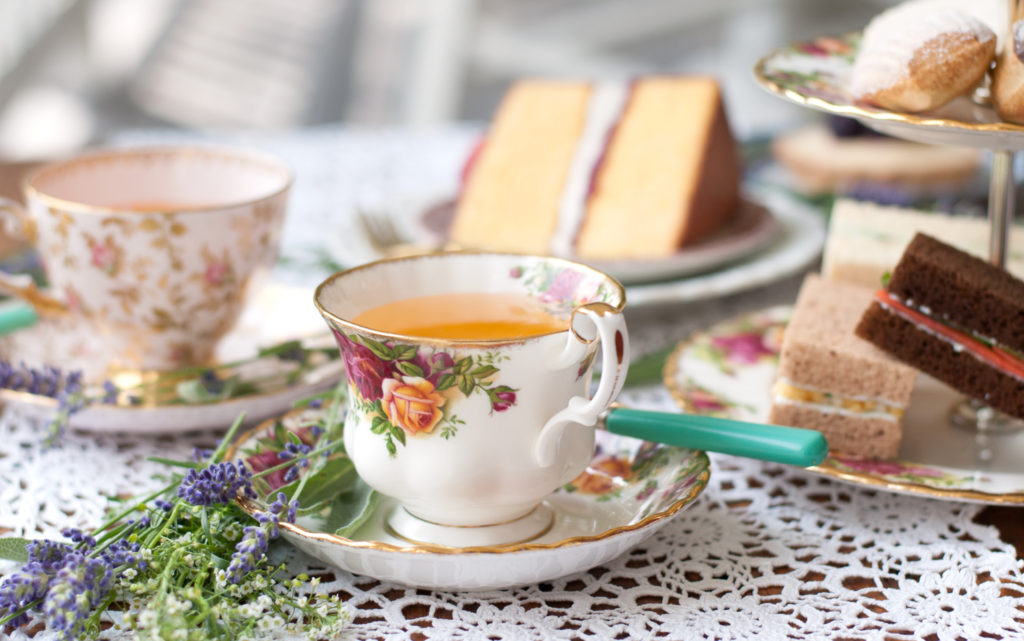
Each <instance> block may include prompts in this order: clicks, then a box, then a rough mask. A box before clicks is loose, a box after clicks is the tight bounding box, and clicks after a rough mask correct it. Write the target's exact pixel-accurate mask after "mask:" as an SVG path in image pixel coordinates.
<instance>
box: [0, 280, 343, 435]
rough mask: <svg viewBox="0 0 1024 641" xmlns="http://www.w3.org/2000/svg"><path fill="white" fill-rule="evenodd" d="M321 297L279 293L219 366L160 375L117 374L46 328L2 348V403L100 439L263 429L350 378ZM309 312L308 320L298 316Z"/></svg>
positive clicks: (85, 341)
mask: <svg viewBox="0 0 1024 641" xmlns="http://www.w3.org/2000/svg"><path fill="white" fill-rule="evenodd" d="M311 300H312V292H311V291H309V290H306V289H302V288H293V287H285V286H282V285H276V284H271V285H268V286H266V287H264V288H263V289H261V290H260V291H259V292H258V293H257V294H256V296H255V297H254V299H253V300H252V301H251V302H250V303H249V305H248V306H247V307H246V310H245V311H244V312H243V314H242V317H241V318H240V319H239V322H238V324H237V325H236V327H235V328H234V329H233V330H232V331H231V332H229V333H228V335H227V336H225V337H224V339H223V340H222V342H221V344H220V345H219V346H218V349H217V355H216V356H217V361H216V362H215V363H213V364H211V365H209V366H204V367H193V368H183V369H181V370H176V371H173V372H167V373H163V374H160V375H155V374H147V375H139V374H137V373H132V372H124V373H113V374H107V373H106V372H103V371H99V370H98V369H97V364H99V363H103V362H104V361H105V359H104V357H103V355H102V354H96V353H95V347H94V346H93V342H92V341H90V340H89V336H87V335H84V334H83V332H82V331H80V330H79V328H77V327H76V326H75V325H74V324H73V322H72V321H70V320H66V319H53V318H44V319H41V320H40V321H38V322H37V323H36V324H35V325H33V326H32V327H29V328H26V329H22V330H19V331H17V332H14V333H12V334H9V335H7V336H4V337H2V338H0V359H2V360H0V402H2V403H3V404H4V405H5V406H9V407H12V408H14V409H16V410H17V411H18V412H20V413H22V414H23V415H27V416H31V417H35V418H38V419H39V420H44V421H52V420H54V419H56V418H58V416H59V415H60V414H61V413H62V412H67V410H68V408H74V407H76V406H79V407H78V409H77V410H74V409H72V411H71V413H70V415H69V416H68V417H67V425H68V426H69V427H71V428H72V429H79V430H83V431H93V432H131V433H149V434H159V433H172V432H184V431H192V430H202V429H215V428H226V427H227V426H229V425H230V424H231V423H232V422H233V421H234V420H235V419H236V418H237V417H238V415H239V414H242V413H245V414H246V417H247V422H249V423H255V422H258V421H260V420H262V419H264V418H266V417H267V416H270V415H272V414H277V413H281V412H283V411H285V410H287V409H288V408H290V407H291V406H292V403H294V402H296V401H298V400H300V399H302V398H305V397H308V396H312V395H315V394H317V393H320V392H323V391H324V390H327V389H330V388H331V387H332V386H333V385H334V384H335V383H336V382H337V381H338V380H339V379H340V378H341V377H342V375H343V372H344V369H343V365H342V363H341V359H340V356H339V353H338V349H337V345H336V344H335V343H334V339H333V337H332V336H331V335H330V334H329V333H327V332H325V331H324V329H323V320H322V319H320V317H319V315H318V314H317V313H316V310H315V308H314V307H313V305H312V302H311ZM302 309H306V310H307V311H308V313H307V314H303V313H301V312H296V310H302Z"/></svg>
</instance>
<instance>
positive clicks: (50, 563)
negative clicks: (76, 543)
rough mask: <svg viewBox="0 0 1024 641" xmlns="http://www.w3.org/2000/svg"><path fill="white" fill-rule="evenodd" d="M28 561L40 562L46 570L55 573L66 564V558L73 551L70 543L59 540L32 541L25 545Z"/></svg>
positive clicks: (30, 562)
mask: <svg viewBox="0 0 1024 641" xmlns="http://www.w3.org/2000/svg"><path fill="white" fill-rule="evenodd" d="M25 551H26V552H28V563H29V564H32V563H38V564H39V565H40V566H41V567H42V568H43V570H44V571H46V572H49V573H50V574H53V573H55V572H56V571H57V570H59V569H60V568H61V567H62V566H63V565H64V559H65V558H67V555H68V554H70V553H71V552H72V548H71V546H70V545H68V544H66V543H58V542H57V541H47V540H40V541H32V542H31V543H29V544H28V545H26V546H25Z"/></svg>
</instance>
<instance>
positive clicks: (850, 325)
mask: <svg viewBox="0 0 1024 641" xmlns="http://www.w3.org/2000/svg"><path fill="white" fill-rule="evenodd" d="M871 301H872V291H871V290H870V289H867V288H863V287H859V286H857V285H851V284H848V283H840V282H833V281H828V280H825V279H823V278H821V277H820V276H817V275H815V274H811V275H809V276H808V277H807V279H806V280H805V281H804V284H803V287H801V289H800V294H799V296H798V298H797V303H796V309H795V310H794V311H793V317H792V319H791V320H790V322H789V325H788V326H787V328H786V333H785V337H784V339H783V342H782V351H781V352H780V355H779V370H778V378H777V380H776V382H775V386H774V388H773V390H772V406H771V413H770V416H769V419H768V422H769V423H775V424H778V425H792V426H796V427H807V428H811V429H816V430H819V431H821V432H822V433H823V434H824V435H825V438H826V439H828V443H829V449H830V450H832V451H835V452H840V453H843V454H851V455H859V456H879V457H892V456H895V455H896V453H897V451H898V450H899V444H900V439H901V437H902V428H901V419H902V417H903V412H904V410H905V409H906V407H907V405H908V404H909V402H910V394H911V392H912V391H913V388H914V381H915V378H916V375H917V372H916V370H915V369H913V368H912V367H909V366H907V365H904V364H902V363H900V362H899V361H897V360H896V359H894V358H892V357H890V356H888V355H887V354H885V353H884V352H883V351H881V350H879V349H877V348H876V347H874V346H873V345H871V344H870V343H868V342H867V341H865V340H862V339H860V338H857V336H856V335H854V328H855V327H856V326H857V323H858V321H859V320H860V317H861V314H863V312H864V310H865V309H867V307H868V306H869V305H870V304H871Z"/></svg>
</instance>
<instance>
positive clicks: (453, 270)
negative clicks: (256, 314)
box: [315, 253, 629, 546]
mask: <svg viewBox="0 0 1024 641" xmlns="http://www.w3.org/2000/svg"><path fill="white" fill-rule="evenodd" d="M315 301H316V305H317V307H318V309H319V310H320V312H321V314H322V315H323V316H324V318H325V320H326V321H327V323H328V325H329V326H330V327H331V329H332V330H333V332H334V335H335V337H336V338H337V341H338V345H339V347H340V349H341V352H342V355H343V356H344V360H345V364H346V370H347V375H348V383H349V412H348V415H347V417H346V420H345V436H344V439H345V448H346V451H347V452H348V455H349V456H350V457H351V459H352V461H353V463H354V464H355V466H356V470H357V472H358V473H359V475H360V477H361V478H362V479H363V480H364V481H366V483H367V484H369V485H370V486H371V487H373V488H374V489H376V490H377V491H379V492H381V493H382V494H385V495H388V496H391V497H394V498H395V499H397V501H398V504H399V505H398V507H397V508H396V509H395V510H393V511H392V512H391V513H390V514H388V515H386V517H385V518H387V526H388V527H389V529H390V530H391V531H392V532H393V533H394V534H395V536H397V537H399V538H404V539H407V540H410V541H415V542H424V543H435V544H443V545H454V546H467V545H469V546H473V545H498V544H505V543H516V542H523V541H528V540H531V539H532V538H535V537H537V536H540V535H541V534H543V533H544V532H545V531H547V530H548V529H549V528H550V527H551V526H552V523H553V518H554V515H553V512H552V511H551V510H550V509H549V508H548V507H547V506H545V505H544V503H543V501H544V499H545V497H547V496H548V494H550V493H551V492H552V491H554V490H555V489H557V488H558V487H560V486H561V485H563V484H565V483H568V482H569V481H571V480H572V479H574V478H575V477H576V476H578V475H579V473H580V472H582V471H583V470H584V469H585V467H586V465H587V463H588V462H589V461H590V460H591V456H592V454H593V449H594V427H593V426H594V424H595V423H596V421H597V419H598V417H599V415H600V414H601V413H602V412H604V411H605V410H606V409H607V408H608V406H609V405H610V403H611V402H612V400H613V399H614V398H615V396H616V395H617V394H618V392H619V390H620V389H621V387H622V383H623V380H624V378H625V373H626V369H627V367H628V363H629V339H628V335H627V332H626V326H625V322H624V320H623V316H622V309H623V306H624V305H625V292H624V290H623V288H622V286H621V285H620V284H619V283H618V282H617V281H615V280H614V279H613V278H611V277H610V276H607V275H605V274H603V273H601V272H599V271H596V270H594V269H591V268H589V267H586V266H584V265H581V264H578V263H573V262H571V261H567V260H562V259H557V258H546V257H540V256H524V255H513V254H495V253H447V254H432V255H427V256H416V257H408V258H397V259H392V260H385V261H380V262H376V263H371V264H368V265H364V266H361V267H357V268H355V269H351V270H348V271H344V272H339V273H337V274H334V275H333V276H331V277H329V278H328V279H327V280H326V281H324V282H323V283H322V284H321V285H320V286H319V287H318V288H317V290H316V295H315ZM598 353H600V354H601V359H602V360H601V377H600V381H599V382H598V384H597V386H596V390H595V391H594V392H593V394H592V395H591V394H589V393H588V392H589V390H590V388H591V370H592V368H593V365H594V360H595V357H596V356H597V354H598Z"/></svg>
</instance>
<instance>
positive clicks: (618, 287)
mask: <svg viewBox="0 0 1024 641" xmlns="http://www.w3.org/2000/svg"><path fill="white" fill-rule="evenodd" d="M444 256H478V257H486V256H495V257H498V258H523V259H530V260H536V259H538V258H540V259H543V260H544V261H546V262H552V263H557V264H559V265H562V266H563V267H571V268H573V269H576V270H579V271H581V272H585V273H586V274H587V275H589V276H592V277H595V278H600V279H603V280H605V281H607V282H608V283H609V284H610V285H611V286H612V287H613V288H614V289H615V291H616V292H617V294H618V304H616V305H608V304H607V303H603V305H604V306H605V307H609V308H611V309H612V310H613V311H615V312H618V313H622V310H623V309H624V308H625V306H626V288H625V287H623V285H622V283H620V282H619V281H618V280H617V279H615V278H614V277H612V276H609V275H608V274H606V273H604V272H602V271H600V270H598V269H594V268H593V267H590V266H588V265H584V264H583V263H578V262H576V261H573V260H569V259H567V258H557V257H554V256H537V255H536V254H520V253H515V252H493V251H473V250H455V251H442V252H434V253H430V254H417V255H415V256H398V257H394V258H381V259H379V260H375V261H371V262H368V263H363V264H362V265H358V266H356V267H350V268H349V269H344V270H341V271H339V272H335V273H334V274H331V275H330V276H328V277H327V279H326V280H324V281H323V282H322V283H320V285H318V286H317V288H316V290H315V291H314V292H313V303H314V304H315V305H316V308H317V310H319V311H320V313H321V314H323V315H324V316H325V317H326V318H329V319H331V320H332V321H334V322H336V323H338V324H339V325H342V326H343V327H346V328H348V329H351V330H356V331H360V332H363V333H366V334H371V335H374V336H380V337H382V338H386V339H392V340H399V341H404V342H409V341H413V342H415V343H422V344H426V345H455V346H459V347H489V346H499V345H508V344H509V343H515V342H522V340H523V339H522V338H495V339H486V340H480V339H459V338H428V337H423V336H413V335H410V334H401V333H396V332H385V331H381V330H378V329H373V328H372V327H366V326H365V325H359V324H357V323H354V322H352V321H350V320H346V319H344V318H342V317H340V316H338V315H337V314H335V313H334V312H331V311H330V310H328V309H325V308H324V306H323V305H322V304H321V302H320V300H321V298H322V295H321V294H322V291H323V290H324V289H326V288H328V287H329V286H331V285H332V284H333V283H334V282H335V281H336V280H339V279H341V278H344V277H347V276H350V275H351V274H354V273H357V272H361V271H364V270H367V269H371V268H374V267H377V266H380V265H383V264H392V263H401V262H407V261H419V260H431V259H436V258H442V257H444ZM589 304H590V303H584V304H582V305H580V306H579V307H584V306H586V305H589ZM577 309H579V308H577ZM575 311H576V310H573V313H574V314H575ZM564 331H567V330H557V331H553V332H546V333H543V334H534V335H531V336H530V338H539V337H541V336H551V335H554V334H560V333H562V332H564ZM573 333H574V334H575V333H576V332H575V330H573Z"/></svg>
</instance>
